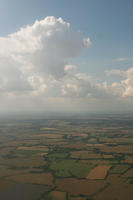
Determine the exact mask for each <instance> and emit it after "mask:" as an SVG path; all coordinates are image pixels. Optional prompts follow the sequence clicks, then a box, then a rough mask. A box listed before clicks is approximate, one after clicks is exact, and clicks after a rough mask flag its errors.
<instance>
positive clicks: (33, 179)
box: [0, 115, 133, 200]
mask: <svg viewBox="0 0 133 200" xmlns="http://www.w3.org/2000/svg"><path fill="white" fill-rule="evenodd" d="M16 188H17V190H18V191H19V193H22V196H21V198H20V199H22V200H107V199H108V200H125V199H126V200H132V199H133V116H124V117H123V116H122V117H121V116H109V115H108V116H100V117H96V116H94V117H91V118H88V119H71V120H63V119H62V120H54V119H53V120H47V119H36V120H35V119H32V120H22V119H21V120H19V119H16V120H14V119H12V120H7V119H1V120H0V198H2V199H4V200H9V199H14V200H18V194H15V193H16ZM35 192H36V193H35ZM23 193H24V194H25V196H23Z"/></svg>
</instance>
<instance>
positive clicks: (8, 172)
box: [0, 166, 28, 178]
mask: <svg viewBox="0 0 133 200" xmlns="http://www.w3.org/2000/svg"><path fill="white" fill-rule="evenodd" d="M25 173H28V170H12V169H8V168H7V167H6V166H0V177H1V178H2V177H9V176H16V175H19V174H25Z"/></svg>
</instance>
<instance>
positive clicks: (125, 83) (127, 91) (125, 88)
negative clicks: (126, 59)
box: [105, 68, 133, 97]
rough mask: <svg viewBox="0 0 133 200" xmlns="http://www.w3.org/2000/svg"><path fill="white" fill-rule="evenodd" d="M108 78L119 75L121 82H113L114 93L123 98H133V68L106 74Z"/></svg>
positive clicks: (111, 87)
mask: <svg viewBox="0 0 133 200" xmlns="http://www.w3.org/2000/svg"><path fill="white" fill-rule="evenodd" d="M105 73H106V74H107V75H108V76H112V75H117V76H120V77H121V78H122V80H121V81H118V82H113V83H112V85H111V86H110V89H111V90H112V93H113V94H115V95H117V96H118V95H119V96H121V97H133V68H129V69H128V70H125V71H124V70H119V69H113V70H110V71H106V72H105Z"/></svg>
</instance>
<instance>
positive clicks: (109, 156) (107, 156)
mask: <svg viewBox="0 0 133 200" xmlns="http://www.w3.org/2000/svg"><path fill="white" fill-rule="evenodd" d="M103 158H104V159H111V158H113V156H112V155H111V154H108V155H106V154H104V155H103Z"/></svg>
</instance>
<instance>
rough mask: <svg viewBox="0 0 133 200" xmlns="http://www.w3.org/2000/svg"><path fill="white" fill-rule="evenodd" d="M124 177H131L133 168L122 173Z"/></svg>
mask: <svg viewBox="0 0 133 200" xmlns="http://www.w3.org/2000/svg"><path fill="white" fill-rule="evenodd" d="M122 177H124V178H128V177H133V168H131V169H129V170H128V171H127V172H126V173H125V174H123V175H122Z"/></svg>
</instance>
